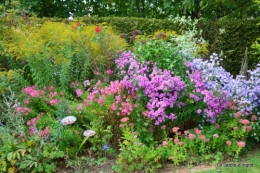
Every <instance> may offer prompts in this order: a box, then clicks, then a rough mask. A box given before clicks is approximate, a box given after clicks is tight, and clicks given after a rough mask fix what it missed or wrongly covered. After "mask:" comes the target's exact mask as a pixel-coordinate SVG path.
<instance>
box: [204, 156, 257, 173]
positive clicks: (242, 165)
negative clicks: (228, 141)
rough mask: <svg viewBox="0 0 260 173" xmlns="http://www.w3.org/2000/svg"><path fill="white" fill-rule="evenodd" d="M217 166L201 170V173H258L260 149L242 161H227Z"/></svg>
mask: <svg viewBox="0 0 260 173" xmlns="http://www.w3.org/2000/svg"><path fill="white" fill-rule="evenodd" d="M218 166H219V167H218V168H215V169H212V170H207V171H201V173H259V172H260V151H257V153H254V154H252V155H250V156H248V157H247V158H245V161H243V162H232V163H231V162H228V163H222V165H218Z"/></svg>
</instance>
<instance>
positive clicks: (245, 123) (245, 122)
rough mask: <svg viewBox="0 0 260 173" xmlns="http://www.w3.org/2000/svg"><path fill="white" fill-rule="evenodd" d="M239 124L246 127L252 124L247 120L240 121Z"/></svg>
mask: <svg viewBox="0 0 260 173" xmlns="http://www.w3.org/2000/svg"><path fill="white" fill-rule="evenodd" d="M239 122H240V123H242V124H244V125H247V124H250V121H248V120H247V119H240V120H239Z"/></svg>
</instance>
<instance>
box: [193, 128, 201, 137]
mask: <svg viewBox="0 0 260 173" xmlns="http://www.w3.org/2000/svg"><path fill="white" fill-rule="evenodd" d="M194 131H195V133H196V134H197V135H200V134H201V132H202V130H199V129H198V128H195V129H194Z"/></svg>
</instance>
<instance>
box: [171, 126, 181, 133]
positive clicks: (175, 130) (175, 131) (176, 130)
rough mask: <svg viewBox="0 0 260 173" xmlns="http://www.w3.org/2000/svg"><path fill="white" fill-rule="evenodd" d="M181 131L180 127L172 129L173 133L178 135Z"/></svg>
mask: <svg viewBox="0 0 260 173" xmlns="http://www.w3.org/2000/svg"><path fill="white" fill-rule="evenodd" d="M179 129H180V128H179V127H173V128H172V132H173V133H177V132H178V130H179Z"/></svg>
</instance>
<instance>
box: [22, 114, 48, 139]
mask: <svg viewBox="0 0 260 173" xmlns="http://www.w3.org/2000/svg"><path fill="white" fill-rule="evenodd" d="M39 119H40V117H39V116H37V117H35V118H33V119H31V120H30V121H27V125H28V126H29V132H28V134H29V135H30V136H32V135H36V134H38V135H40V136H41V137H42V138H46V137H48V136H49V135H50V132H49V127H48V126H46V127H45V129H44V130H37V128H36V124H37V120H39Z"/></svg>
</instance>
